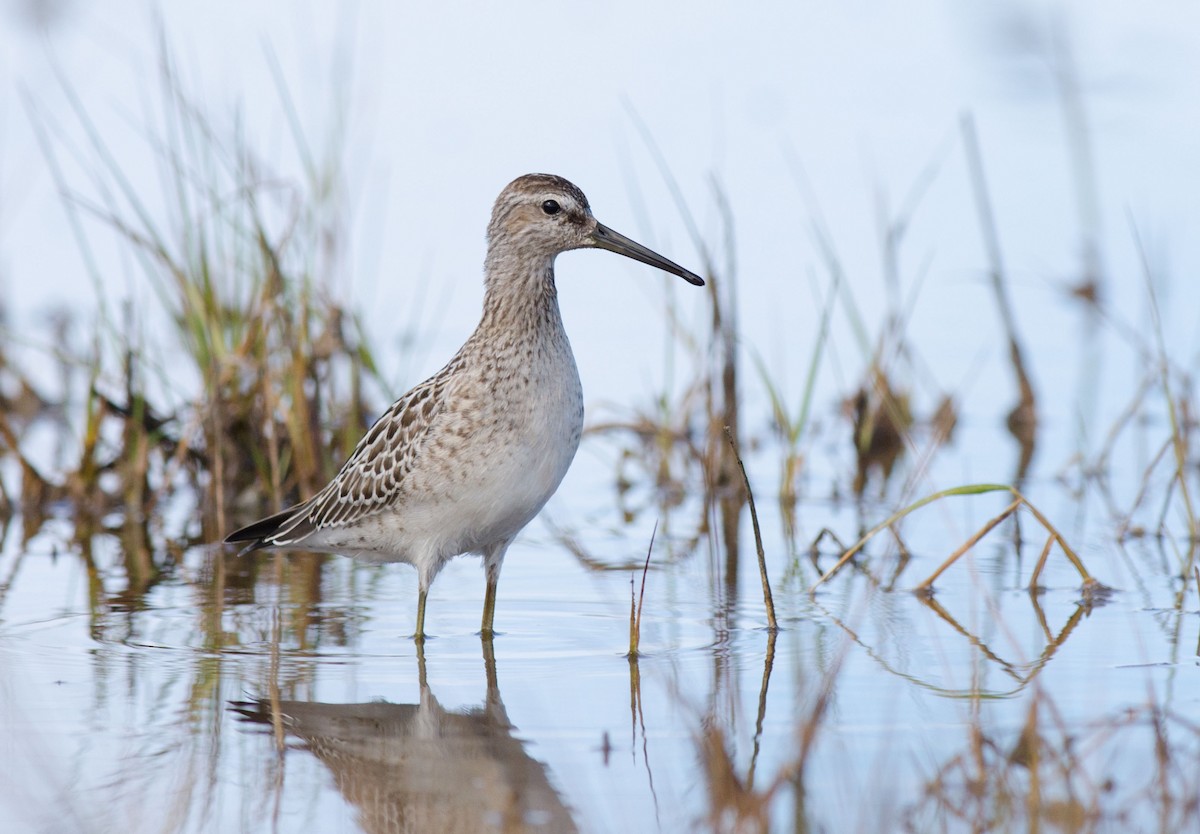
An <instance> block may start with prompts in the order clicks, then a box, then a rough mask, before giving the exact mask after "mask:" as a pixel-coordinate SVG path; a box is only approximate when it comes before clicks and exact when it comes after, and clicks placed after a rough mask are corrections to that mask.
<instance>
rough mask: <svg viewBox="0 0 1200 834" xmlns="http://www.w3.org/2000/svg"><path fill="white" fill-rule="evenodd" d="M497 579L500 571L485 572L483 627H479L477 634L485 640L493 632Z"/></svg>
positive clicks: (489, 637)
mask: <svg viewBox="0 0 1200 834" xmlns="http://www.w3.org/2000/svg"><path fill="white" fill-rule="evenodd" d="M499 580H500V571H496V572H494V573H493V572H492V571H490V570H489V571H488V572H487V590H486V591H484V593H483V627H482V628H480V629H479V636H480V637H483V638H484V639H485V640H490V639H491V638H492V635H493V634H494V632H493V631H492V621H493V620H494V619H495V618H496V585H497V584H499Z"/></svg>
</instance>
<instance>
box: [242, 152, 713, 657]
mask: <svg viewBox="0 0 1200 834" xmlns="http://www.w3.org/2000/svg"><path fill="white" fill-rule="evenodd" d="M487 242H488V247H487V257H486V260H485V261H484V298H483V315H482V317H481V319H480V322H479V326H478V327H476V328H475V332H474V333H473V334H472V335H471V337H470V338H469V339H467V341H466V344H464V345H463V346H462V348H461V349H460V350H459V351H458V353H457V354H455V356H454V358H453V359H451V360H450V361H449V362H448V363H447V364H446V366H445V367H444V368H442V369H441V370H440V371H438V372H437V373H436V374H434V375H433V376H432V377H430V378H429V379H427V380H425V382H423V383H421V384H420V385H418V386H417V387H415V388H413V389H412V390H411V391H409V392H408V393H407V394H405V395H404V396H402V397H400V399H398V400H396V402H395V403H393V404H392V406H391V408H389V409H388V410H387V411H386V412H384V414H383V416H382V417H380V418H379V419H378V420H377V421H376V422H375V425H373V426H372V427H371V428H370V430H369V431H368V432H367V433H366V435H365V436H364V437H363V439H362V440H360V441H359V443H358V445H357V446H356V447H355V449H354V451H353V453H351V455H350V457H349V458H348V459H347V460H346V463H345V464H344V465H343V466H342V468H341V470H340V471H339V472H338V474H337V475H336V476H335V477H334V479H333V480H332V481H330V482H329V484H327V485H326V486H325V487H324V488H323V489H322V490H321V491H320V492H318V493H317V494H316V495H314V496H312V497H311V498H309V499H308V500H307V501H304V502H303V503H301V504H297V505H296V506H294V507H292V508H290V509H287V510H284V511H283V512H281V513H277V514H275V515H273V516H270V517H268V518H264V519H262V520H261V521H258V522H255V523H254V524H251V525H250V526H248V527H244V528H242V529H241V530H238V531H237V532H235V533H233V534H231V535H230V536H228V537H227V538H226V539H225V541H227V542H245V543H247V545H246V547H245V548H244V549H243V551H242V552H243V553H246V552H249V551H252V550H258V549H276V550H308V551H318V552H323V553H340V554H343V555H346V556H351V557H354V558H357V559H361V560H363V561H368V562H377V563H378V562H407V563H409V564H410V565H412V566H413V567H415V568H416V569H417V580H418V593H417V627H416V633H415V634H414V635H413V636H414V637H415V638H416V640H417V641H418V642H421V641H423V640H424V638H425V600H426V597H427V596H428V593H429V586H430V585H431V584H432V583H433V580H434V577H436V576H437V574H438V571H440V570H441V569H442V567H443V566H444V565H445V564H446V562H448V561H449V560H450V559H452V558H453V557H455V556H459V555H464V554H478V555H480V556H482V557H483V568H484V574H485V579H486V582H487V587H486V590H485V592H484V601H483V625H482V629H481V635H482V636H483V637H484V638H490V637H491V636H492V634H493V629H492V625H493V620H494V618H495V613H496V585H497V583H498V581H499V579H500V568H501V566H502V564H503V562H504V554H505V552H506V551H507V550H508V547H509V545H510V544H512V541H513V539H514V538H516V536H517V533H519V532H520V531H521V530H522V528H524V527H525V525H527V524H528V523H529V522H530V521H532V520H533V517H534V516H536V515H537V514H538V512H539V511H540V510H541V509H542V507H543V506H544V505H545V503H546V502H547V501H548V500H549V499H550V496H551V495H553V494H554V491H555V490H556V489H558V485H559V484H560V483H561V482H562V479H563V476H564V475H566V473H567V469H568V467H570V465H571V461H572V460H573V459H574V457H575V451H576V449H578V448H579V438H580V435H581V434H582V432H583V389H582V387H581V386H580V382H579V371H578V370H577V368H576V367H575V357H574V355H573V354H572V353H571V344H570V342H569V341H568V340H567V334H566V332H565V331H564V330H563V322H562V317H561V315H560V314H559V310H558V291H557V289H556V287H555V283H554V259H555V257H556V256H557V255H558V254H559V253H561V252H567V251H570V250H572V249H587V248H595V249H606V250H608V251H609V252H616V253H617V254H619V255H624V256H626V257H627V258H633V259H634V260H636V261H641V262H642V263H645V264H649V265H650V266H654V267H657V268H659V269H661V270H664V271H666V272H670V273H672V274H674V275H678V276H679V277H680V278H682V279H684V280H685V281H687V282H688V283H690V284H695V285H696V286H703V284H704V280H703V279H702V278H700V276H698V275H696V274H694V273H692V272H689V271H688V270H686V269H684V268H683V267H681V266H679V265H678V264H676V263H674V262H672V261H669V260H667V259H666V258H664V257H663V256H662V255H659V254H657V253H656V252H652V251H651V250H649V249H647V248H646V247H645V246H642V245H641V244H640V243H635V242H634V241H632V240H630V239H629V238H627V237H625V236H624V235H621V234H618V233H617V232H614V231H613V230H612V229H610V228H608V227H607V226H605V225H603V224H601V223H599V222H597V220H596V218H595V217H593V216H592V210H591V208H590V207H589V205H588V201H587V198H586V197H585V196H584V195H583V192H582V191H580V190H579V189H578V188H577V187H576V186H574V185H572V184H571V183H570V182H568V181H567V180H565V179H563V178H561V177H556V176H552V175H549V174H527V175H525V176H523V177H519V178H517V179H515V180H513V181H512V182H511V183H509V184H508V185H507V186H506V187H505V188H504V190H503V191H501V192H500V196H499V197H497V198H496V205H495V206H494V207H493V208H492V219H491V222H490V223H489V224H488V229H487Z"/></svg>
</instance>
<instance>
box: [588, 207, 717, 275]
mask: <svg viewBox="0 0 1200 834" xmlns="http://www.w3.org/2000/svg"><path fill="white" fill-rule="evenodd" d="M592 240H594V241H595V243H596V247H597V248H599V249H607V250H608V251H609V252H616V253H617V254H618V255H624V256H625V257H627V258H633V259H634V260H635V261H641V262H642V263H644V264H649V265H650V266H656V267H658V268H659V269H661V270H663V271H664V272H669V273H671V274H672V275H678V276H679V277H680V278H682V279H683V280H685V281H687V282H688V283H689V284H695V285H696V286H697V287H703V286H704V279H703V278H701V277H700V276H699V275H697V274H696V273H694V272H689V271H688V270H686V269H684V268H683V267H681V266H680V265H679V264H677V263H675V262H674V261H668V260H667V259H666V258H664V257H663V256H662V255H660V254H658V253H657V252H655V251H653V250H651V249H647V248H646V247H645V246H642V244H640V243H638V242H637V241H633V240H630V239H629V238H627V237H625V235H623V234H621V233H620V232H614V231H613V230H612V229H610V228H608V226H605V225H604V224H603V223H597V224H596V230H595V231H594V232H592Z"/></svg>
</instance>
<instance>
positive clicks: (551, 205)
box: [542, 200, 562, 214]
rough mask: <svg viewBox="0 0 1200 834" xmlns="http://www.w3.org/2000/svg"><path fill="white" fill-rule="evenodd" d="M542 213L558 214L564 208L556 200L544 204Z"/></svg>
mask: <svg viewBox="0 0 1200 834" xmlns="http://www.w3.org/2000/svg"><path fill="white" fill-rule="evenodd" d="M542 211H544V212H546V214H558V213H559V212H560V211H562V206H560V205H559V204H558V203H557V202H556V201H554V200H547V201H546V202H544V203H542Z"/></svg>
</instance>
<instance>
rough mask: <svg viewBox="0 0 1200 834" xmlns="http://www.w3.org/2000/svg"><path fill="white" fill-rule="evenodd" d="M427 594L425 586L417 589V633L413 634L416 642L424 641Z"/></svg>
mask: <svg viewBox="0 0 1200 834" xmlns="http://www.w3.org/2000/svg"><path fill="white" fill-rule="evenodd" d="M428 595H429V591H427V590H426V589H425V588H421V589H420V590H418V591H417V633H416V634H414V635H413V639H414V640H416V641H417V643H424V642H425V597H426V596H428Z"/></svg>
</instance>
